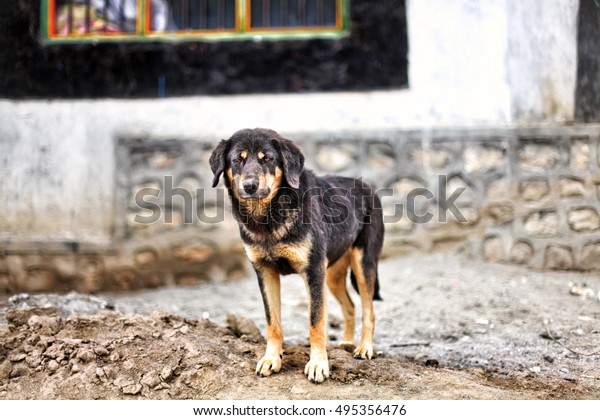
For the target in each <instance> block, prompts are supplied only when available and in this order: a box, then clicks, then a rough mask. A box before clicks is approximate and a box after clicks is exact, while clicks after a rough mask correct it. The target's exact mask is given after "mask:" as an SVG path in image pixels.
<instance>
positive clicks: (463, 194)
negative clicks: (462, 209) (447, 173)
mask: <svg viewBox="0 0 600 420" xmlns="http://www.w3.org/2000/svg"><path fill="white" fill-rule="evenodd" d="M440 188H441V186H440ZM455 193H456V194H457V196H458V198H457V199H456V201H455V203H472V202H473V201H474V200H475V189H474V188H473V186H472V185H470V184H469V183H468V182H467V181H466V180H465V179H464V178H463V177H462V176H461V175H455V176H453V177H452V178H450V179H449V180H448V181H447V184H446V197H448V198H450V197H452V195H454V194H455Z"/></svg>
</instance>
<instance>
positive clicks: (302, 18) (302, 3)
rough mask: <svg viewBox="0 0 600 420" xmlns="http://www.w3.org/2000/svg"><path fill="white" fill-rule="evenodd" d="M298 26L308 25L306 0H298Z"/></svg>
mask: <svg viewBox="0 0 600 420" xmlns="http://www.w3.org/2000/svg"><path fill="white" fill-rule="evenodd" d="M298 24H299V25H298V26H306V0H299V1H298Z"/></svg>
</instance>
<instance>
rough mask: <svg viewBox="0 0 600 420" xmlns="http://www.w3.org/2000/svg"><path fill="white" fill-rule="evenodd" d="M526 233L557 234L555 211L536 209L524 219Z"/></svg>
mask: <svg viewBox="0 0 600 420" xmlns="http://www.w3.org/2000/svg"><path fill="white" fill-rule="evenodd" d="M523 227H524V229H525V232H527V234H529V235H532V236H538V237H550V236H556V235H557V234H558V215H557V213H556V211H553V210H552V211H538V212H535V213H532V214H530V215H529V216H527V217H526V218H525V220H524V224H523Z"/></svg>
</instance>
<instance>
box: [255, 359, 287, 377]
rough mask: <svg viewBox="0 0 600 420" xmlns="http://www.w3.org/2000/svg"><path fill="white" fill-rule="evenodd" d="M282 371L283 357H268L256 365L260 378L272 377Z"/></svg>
mask: <svg viewBox="0 0 600 420" xmlns="http://www.w3.org/2000/svg"><path fill="white" fill-rule="evenodd" d="M280 370H281V356H270V355H266V354H265V357H263V358H262V359H260V360H259V361H258V363H257V364H256V374H257V375H259V376H271V374H273V373H277V372H279V371H280Z"/></svg>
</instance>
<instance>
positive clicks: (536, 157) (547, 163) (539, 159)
mask: <svg viewBox="0 0 600 420" xmlns="http://www.w3.org/2000/svg"><path fill="white" fill-rule="evenodd" d="M559 160H560V151H559V149H558V147H556V146H553V145H549V144H536V143H529V144H525V145H524V146H523V147H522V148H521V150H519V163H520V165H521V166H522V167H523V169H527V170H530V171H535V172H545V171H547V170H549V169H552V168H554V166H556V164H557V163H558V161H559Z"/></svg>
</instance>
